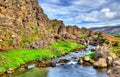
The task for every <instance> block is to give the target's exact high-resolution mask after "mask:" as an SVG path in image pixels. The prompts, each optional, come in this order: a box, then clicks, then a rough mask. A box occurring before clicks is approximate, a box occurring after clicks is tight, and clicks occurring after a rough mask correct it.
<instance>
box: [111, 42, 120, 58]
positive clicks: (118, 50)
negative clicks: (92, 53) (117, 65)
mask: <svg viewBox="0 0 120 77" xmlns="http://www.w3.org/2000/svg"><path fill="white" fill-rule="evenodd" d="M112 49H113V52H114V53H115V54H116V55H117V56H119V57H120V42H119V41H118V42H116V45H115V46H113V48H112Z"/></svg>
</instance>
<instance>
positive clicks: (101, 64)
mask: <svg viewBox="0 0 120 77" xmlns="http://www.w3.org/2000/svg"><path fill="white" fill-rule="evenodd" d="M93 66H94V67H98V68H104V67H107V62H106V59H104V58H100V59H99V60H98V61H96V62H95V63H94V64H93Z"/></svg>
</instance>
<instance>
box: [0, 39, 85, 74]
mask: <svg viewBox="0 0 120 77" xmlns="http://www.w3.org/2000/svg"><path fill="white" fill-rule="evenodd" d="M76 48H85V46H84V45H81V44H76V43H74V42H71V41H58V42H55V43H52V44H51V45H50V46H48V47H46V48H43V49H37V50H28V49H19V50H12V51H9V52H4V53H3V52H0V72H5V71H6V70H7V69H9V68H13V69H15V68H16V67H19V66H20V65H21V64H24V63H26V62H28V61H33V60H43V59H45V60H46V59H51V58H55V57H58V56H62V55H63V54H65V53H69V52H70V51H72V50H74V49H76Z"/></svg>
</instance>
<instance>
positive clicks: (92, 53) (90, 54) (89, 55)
mask: <svg viewBox="0 0 120 77" xmlns="http://www.w3.org/2000/svg"><path fill="white" fill-rule="evenodd" d="M94 54H95V52H90V53H88V54H85V55H83V56H81V58H84V57H85V56H88V57H89V58H90V59H93V55H94Z"/></svg>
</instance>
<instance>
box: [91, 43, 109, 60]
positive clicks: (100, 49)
mask: <svg viewBox="0 0 120 77" xmlns="http://www.w3.org/2000/svg"><path fill="white" fill-rule="evenodd" d="M110 55H111V50H110V48H108V47H106V46H99V45H98V46H97V47H96V52H95V54H94V55H93V58H94V59H95V60H96V61H98V60H99V58H107V57H108V56H110Z"/></svg>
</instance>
